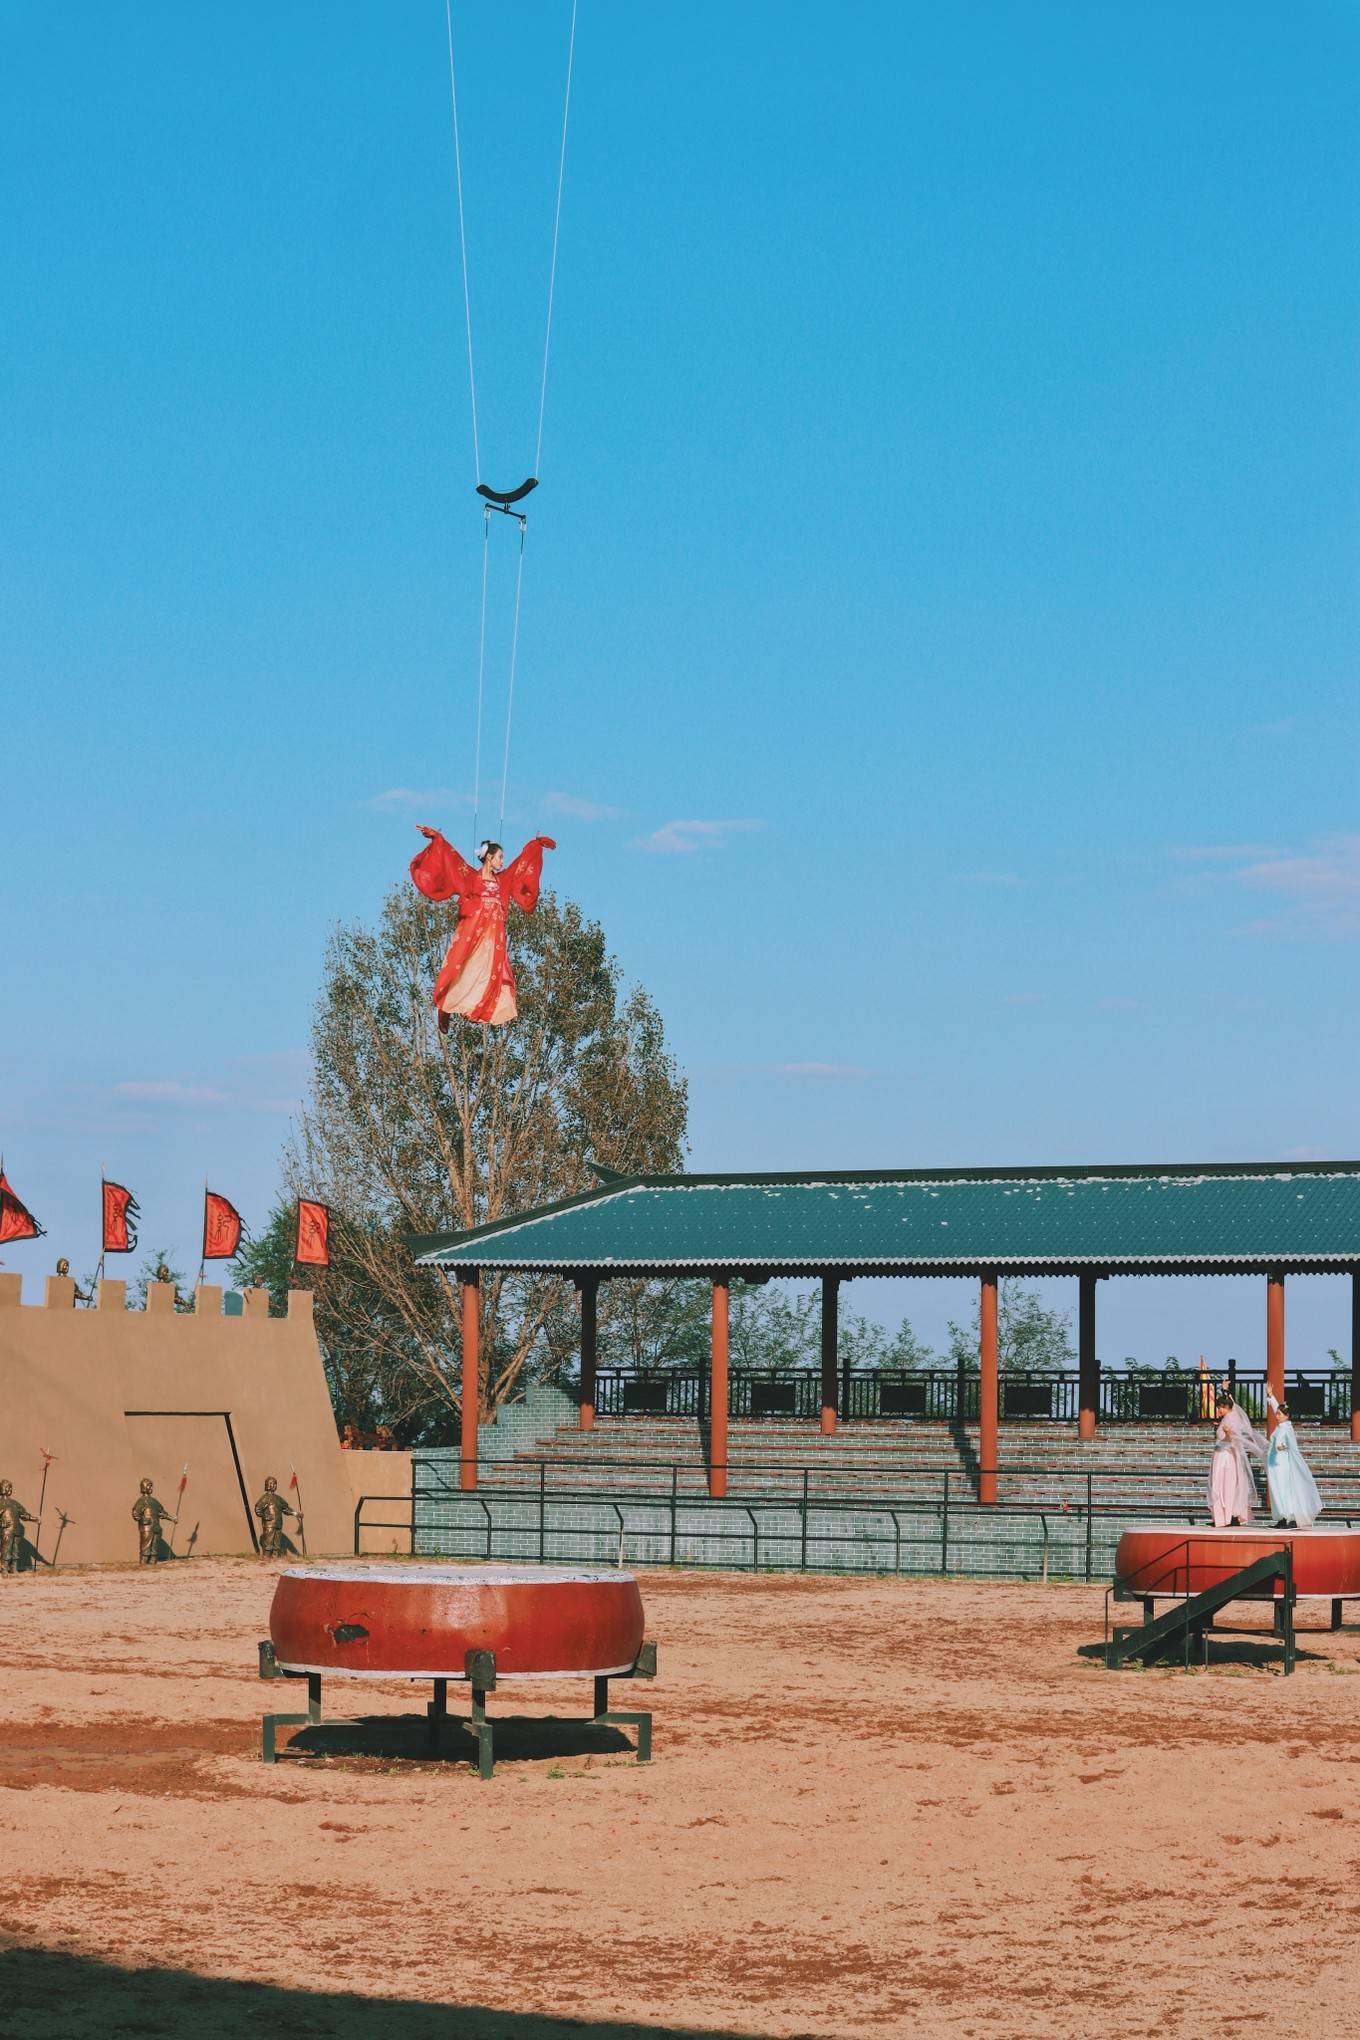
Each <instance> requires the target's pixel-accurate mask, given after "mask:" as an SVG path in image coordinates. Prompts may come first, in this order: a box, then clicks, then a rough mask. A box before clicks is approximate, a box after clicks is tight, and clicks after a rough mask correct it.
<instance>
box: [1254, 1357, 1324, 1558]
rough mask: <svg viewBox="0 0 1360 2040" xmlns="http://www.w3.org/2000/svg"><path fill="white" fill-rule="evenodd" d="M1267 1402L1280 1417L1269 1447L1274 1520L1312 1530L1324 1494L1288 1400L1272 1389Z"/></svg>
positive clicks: (1268, 1467) (1269, 1472)
mask: <svg viewBox="0 0 1360 2040" xmlns="http://www.w3.org/2000/svg"><path fill="white" fill-rule="evenodd" d="M1266 1401H1267V1402H1268V1403H1269V1405H1270V1407H1271V1410H1272V1411H1273V1413H1274V1415H1275V1416H1276V1417H1277V1418H1278V1420H1279V1421H1278V1422H1277V1423H1276V1426H1275V1429H1274V1430H1273V1431H1272V1432H1271V1434H1270V1443H1269V1444H1268V1445H1267V1447H1266V1486H1267V1488H1268V1489H1269V1491H1270V1512H1271V1516H1272V1518H1273V1520H1274V1521H1275V1522H1276V1523H1278V1524H1280V1525H1281V1526H1283V1525H1284V1524H1286V1523H1288V1524H1291V1525H1292V1526H1293V1527H1294V1529H1296V1530H1311V1529H1312V1527H1313V1524H1314V1523H1315V1522H1316V1520H1317V1518H1318V1517H1319V1516H1320V1515H1321V1514H1322V1496H1321V1495H1320V1494H1319V1493H1318V1484H1317V1482H1316V1481H1315V1480H1314V1479H1313V1476H1312V1472H1311V1471H1310V1469H1309V1465H1308V1462H1307V1460H1306V1459H1305V1458H1304V1456H1303V1454H1302V1452H1300V1450H1299V1441H1298V1438H1297V1436H1296V1434H1295V1431H1294V1426H1293V1424H1292V1423H1291V1422H1290V1421H1289V1405H1288V1403H1282V1402H1277V1401H1276V1399H1275V1397H1274V1395H1273V1394H1272V1393H1271V1391H1270V1390H1269V1389H1267V1390H1266Z"/></svg>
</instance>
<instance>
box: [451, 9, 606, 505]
mask: <svg viewBox="0 0 1360 2040" xmlns="http://www.w3.org/2000/svg"><path fill="white" fill-rule="evenodd" d="M574 7H575V0H573V9H574ZM444 26H445V28H446V29H447V31H448V44H449V105H450V108H451V110H452V113H453V170H454V179H455V182H456V183H457V186H458V245H459V247H460V248H461V250H462V254H463V317H464V320H465V322H466V325H467V358H468V389H469V390H470V392H471V395H472V465H473V467H474V468H475V469H476V471H477V480H478V482H480V481H481V479H482V451H481V447H480V445H479V444H478V440H477V375H476V371H475V370H474V368H473V366H472V292H471V290H470V288H469V285H468V252H467V228H466V226H465V224H464V220H463V150H462V146H461V143H460V140H459V135H458V79H457V75H456V73H455V71H454V68H453V0H444ZM575 28H576V21H575V13H574V12H573V16H572V32H573V34H574V33H575ZM558 204H559V205H560V204H561V190H560V187H559V191H558ZM556 254H557V251H556V246H555V245H554V249H553V258H554V260H556ZM544 374H545V376H546V374H547V364H546V362H545V364H544ZM538 429H539V436H540V438H541V437H542V433H543V423H542V414H541V412H540V416H539V428H538Z"/></svg>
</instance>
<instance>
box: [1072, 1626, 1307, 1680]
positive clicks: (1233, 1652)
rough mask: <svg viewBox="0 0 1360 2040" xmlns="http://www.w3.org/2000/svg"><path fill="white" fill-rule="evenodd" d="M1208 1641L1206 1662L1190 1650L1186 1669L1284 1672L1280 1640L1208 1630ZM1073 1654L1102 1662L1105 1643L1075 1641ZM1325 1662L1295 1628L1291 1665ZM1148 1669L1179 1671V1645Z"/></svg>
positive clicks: (1180, 1654) (1132, 1667) (1180, 1663)
mask: <svg viewBox="0 0 1360 2040" xmlns="http://www.w3.org/2000/svg"><path fill="white" fill-rule="evenodd" d="M1208 1640H1209V1662H1208V1664H1207V1665H1202V1664H1200V1663H1199V1661H1198V1659H1197V1658H1196V1657H1195V1654H1194V1652H1193V1650H1192V1651H1191V1653H1190V1670H1191V1671H1192V1672H1204V1671H1210V1672H1219V1671H1225V1670H1228V1669H1230V1668H1231V1667H1232V1666H1233V1665H1239V1666H1252V1667H1255V1668H1256V1669H1257V1670H1265V1671H1271V1672H1280V1673H1281V1674H1282V1673H1283V1671H1284V1645H1283V1644H1281V1643H1275V1642H1272V1641H1270V1640H1268V1639H1266V1638H1264V1637H1263V1638H1262V1640H1261V1641H1260V1642H1259V1643H1253V1642H1249V1641H1248V1640H1247V1639H1246V1638H1244V1637H1241V1636H1234V1635H1233V1634H1232V1632H1231V1630H1223V1629H1212V1630H1210V1632H1209V1639H1208ZM1077 1656H1078V1657H1084V1658H1092V1659H1095V1660H1096V1661H1097V1662H1098V1663H1101V1664H1103V1663H1104V1661H1105V1646H1104V1644H1103V1643H1082V1644H1078V1646H1077ZM1327 1661H1328V1660H1327V1653H1326V1652H1325V1651H1321V1650H1305V1649H1304V1647H1303V1644H1302V1641H1301V1640H1300V1638H1299V1633H1298V1631H1297V1630H1296V1631H1295V1643H1294V1662H1295V1664H1297V1665H1320V1664H1326V1663H1327ZM1120 1669H1121V1670H1125V1671H1127V1670H1133V1671H1138V1670H1140V1669H1141V1667H1140V1666H1139V1665H1136V1664H1135V1665H1132V1666H1121V1667H1120ZM1149 1669H1150V1670H1153V1671H1159V1672H1161V1671H1171V1672H1179V1671H1182V1670H1184V1669H1185V1666H1184V1658H1183V1655H1182V1651H1181V1646H1180V1644H1179V1643H1175V1644H1172V1645H1171V1646H1170V1648H1169V1649H1168V1651H1167V1654H1166V1656H1165V1657H1161V1658H1158V1659H1157V1660H1156V1662H1155V1664H1153V1665H1152V1666H1150V1667H1149Z"/></svg>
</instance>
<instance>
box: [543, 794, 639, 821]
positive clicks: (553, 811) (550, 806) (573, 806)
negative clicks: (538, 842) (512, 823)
mask: <svg viewBox="0 0 1360 2040" xmlns="http://www.w3.org/2000/svg"><path fill="white" fill-rule="evenodd" d="M543 805H544V807H545V808H546V809H547V811H548V813H549V814H550V815H566V816H567V817H568V818H569V819H570V820H571V821H573V822H616V821H617V820H618V818H619V816H620V815H621V814H622V813H623V809H622V808H616V807H605V806H604V804H603V802H601V801H598V800H582V799H581V798H580V796H579V794H575V793H560V792H552V793H545V794H544V796H543Z"/></svg>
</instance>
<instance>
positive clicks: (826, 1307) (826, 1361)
mask: <svg viewBox="0 0 1360 2040" xmlns="http://www.w3.org/2000/svg"><path fill="white" fill-rule="evenodd" d="M840 1287H841V1283H840V1277H839V1275H823V1277H822V1436H823V1437H824V1438H829V1437H830V1436H831V1434H832V1432H833V1431H834V1430H835V1428H836V1348H837V1344H838V1335H839V1326H838V1321H837V1320H838V1311H837V1305H838V1304H839V1302H840Z"/></svg>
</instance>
